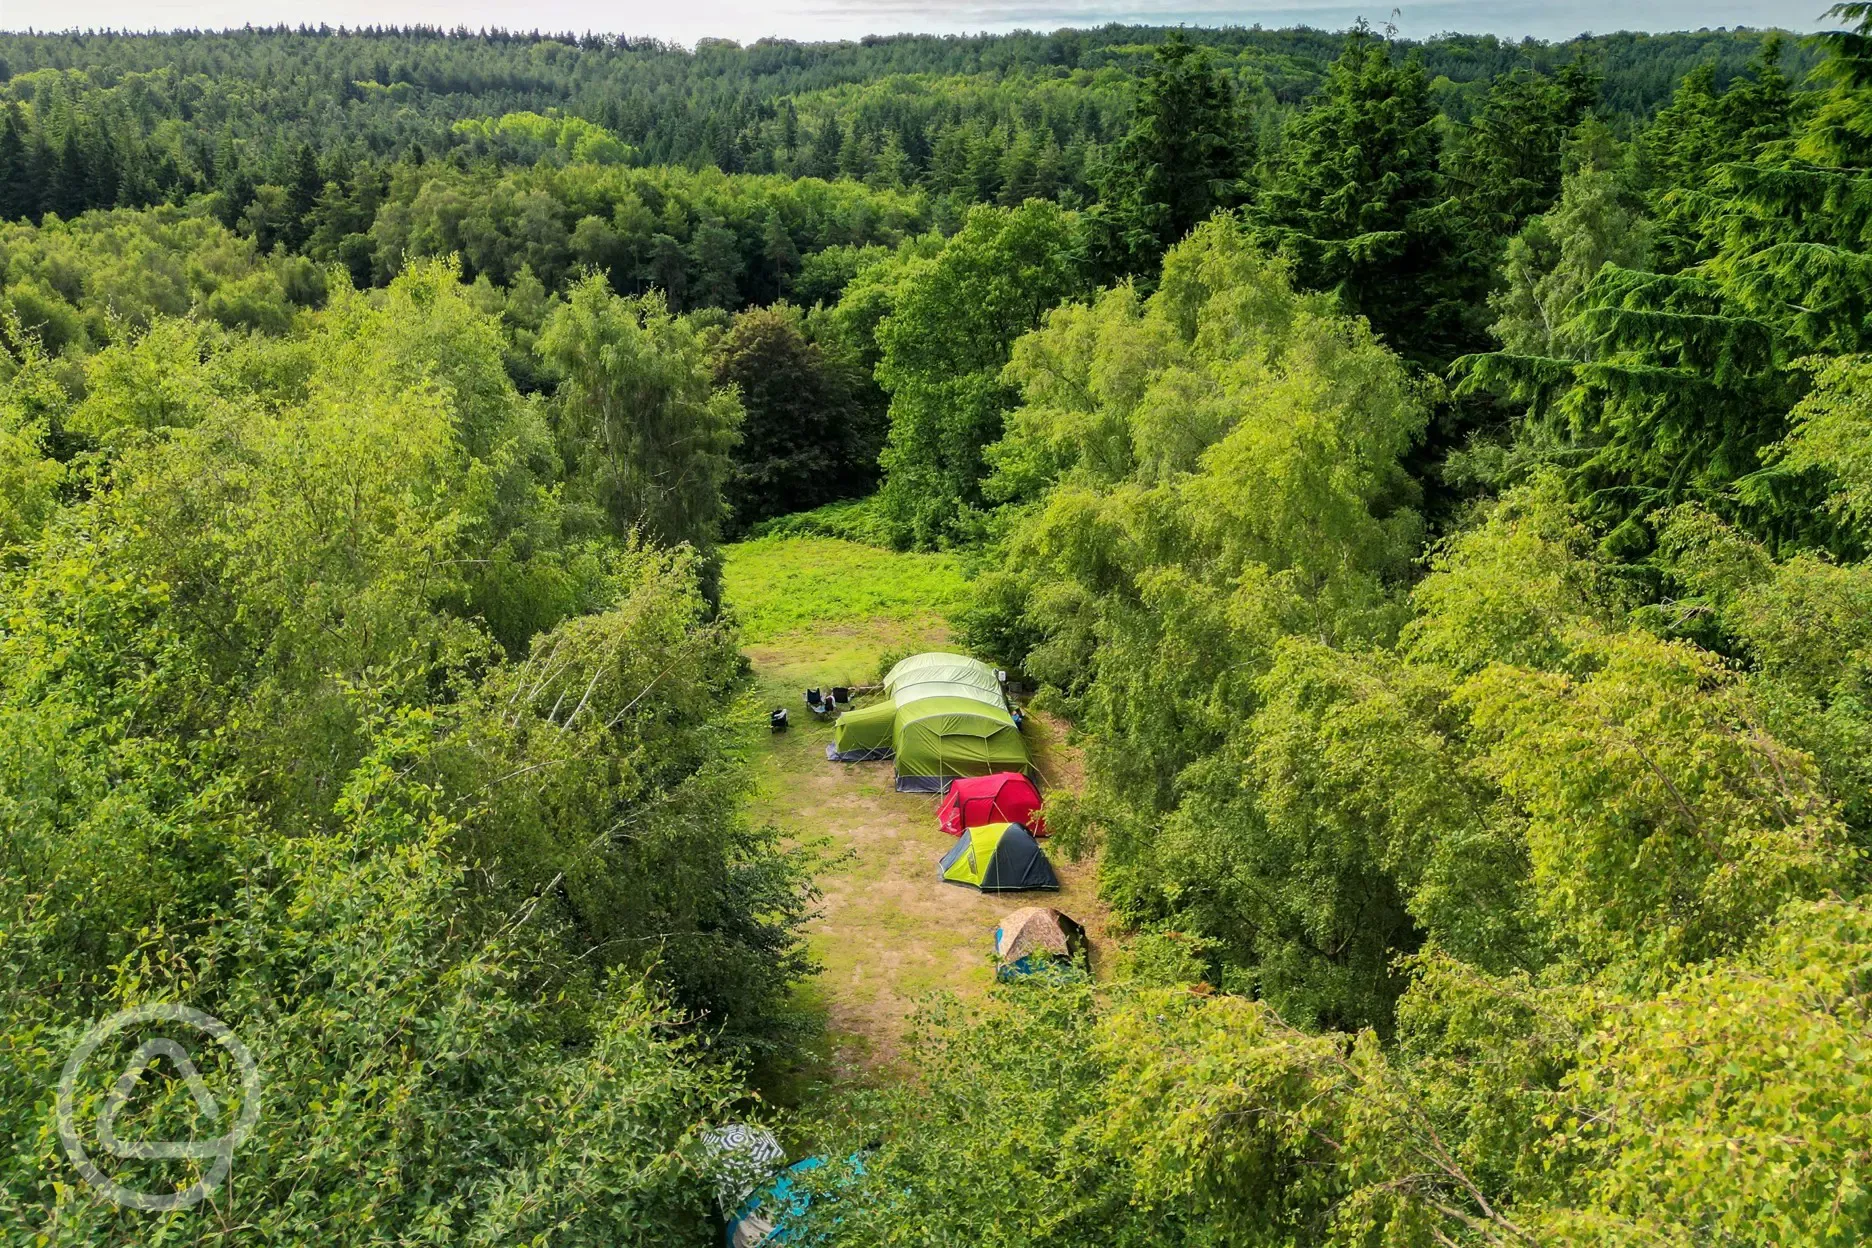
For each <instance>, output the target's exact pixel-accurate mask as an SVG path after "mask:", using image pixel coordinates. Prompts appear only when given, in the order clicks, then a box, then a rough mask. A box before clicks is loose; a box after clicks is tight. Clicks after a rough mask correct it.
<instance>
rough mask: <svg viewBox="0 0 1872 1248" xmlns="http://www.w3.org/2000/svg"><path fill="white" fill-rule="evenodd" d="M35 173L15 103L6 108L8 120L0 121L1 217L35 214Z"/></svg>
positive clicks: (36, 192) (37, 198)
mask: <svg viewBox="0 0 1872 1248" xmlns="http://www.w3.org/2000/svg"><path fill="white" fill-rule="evenodd" d="M32 176H33V175H32V166H31V160H30V158H29V157H28V155H27V151H26V136H25V134H24V133H22V131H21V125H20V114H19V106H18V105H17V104H15V105H12V106H11V107H9V108H8V109H7V112H6V120H5V123H4V125H0V220H7V221H17V220H19V219H20V218H21V217H30V216H32V215H34V209H36V208H37V207H38V204H39V189H38V187H37V186H36V185H35V184H34V183H33V180H32Z"/></svg>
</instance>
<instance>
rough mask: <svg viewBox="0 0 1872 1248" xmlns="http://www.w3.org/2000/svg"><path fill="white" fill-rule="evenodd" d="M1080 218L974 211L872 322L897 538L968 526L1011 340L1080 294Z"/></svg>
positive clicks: (1046, 211) (1048, 208)
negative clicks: (886, 407)
mask: <svg viewBox="0 0 1872 1248" xmlns="http://www.w3.org/2000/svg"><path fill="white" fill-rule="evenodd" d="M1077 229H1078V224H1077V222H1076V221H1075V220H1074V219H1073V218H1072V217H1071V216H1069V215H1068V214H1066V213H1064V212H1061V211H1060V210H1059V209H1058V208H1056V207H1054V206H1053V205H1051V204H1047V203H1043V202H1040V201H1037V200H1030V201H1029V202H1028V203H1026V204H1024V205H1022V206H1021V207H1019V208H1015V209H1011V210H1004V209H993V208H978V209H976V210H974V211H973V212H971V213H970V214H969V218H968V223H967V224H966V225H965V226H964V227H963V228H962V231H961V233H959V234H957V235H956V236H955V237H954V238H952V239H950V240H949V241H948V243H947V244H945V245H944V247H943V249H942V250H941V251H940V252H938V253H937V254H936V255H934V256H931V257H930V258H928V259H925V260H916V261H912V262H910V263H909V264H908V265H907V266H906V267H905V268H904V270H903V271H902V273H901V275H900V276H899V277H898V278H897V282H896V290H895V292H894V297H893V299H892V301H891V305H890V312H889V314H888V315H887V316H886V317H885V318H884V319H883V320H882V321H880V322H879V323H878V327H877V343H878V350H879V358H878V364H877V378H878V381H879V383H880V384H881V385H882V386H883V387H884V389H885V390H886V391H888V392H889V394H890V396H891V404H890V435H889V439H888V441H887V442H886V443H885V447H884V454H883V461H882V462H883V465H884V473H885V481H884V489H883V494H882V499H881V503H882V506H883V509H884V513H885V515H886V516H888V517H889V518H890V522H891V525H892V530H893V537H894V538H895V539H896V540H897V541H899V542H902V543H913V544H915V545H918V546H931V545H935V544H936V543H938V542H939V541H941V540H943V539H944V538H947V537H951V536H955V535H957V534H959V533H963V532H966V531H967V523H968V521H967V511H968V509H970V508H973V507H975V506H977V505H979V503H980V502H981V486H980V478H981V476H982V475H983V465H982V448H984V447H985V446H987V445H988V444H989V443H991V442H993V441H994V440H995V439H997V438H999V437H1000V436H1001V427H1002V421H1003V419H1004V417H1005V414H1006V411H1007V409H1008V408H1009V407H1010V406H1011V405H1012V398H1013V396H1012V394H1011V393H1010V391H1009V389H1008V387H1007V385H1006V383H1005V382H1003V381H1002V378H1001V369H1002V368H1003V367H1004V366H1005V365H1006V364H1007V360H1008V350H1009V348H1010V346H1011V345H1012V344H1013V342H1014V340H1015V339H1016V338H1018V337H1019V336H1020V335H1021V334H1023V333H1025V332H1026V331H1027V330H1029V329H1031V328H1032V327H1033V326H1035V325H1037V324H1038V323H1039V322H1040V318H1041V317H1042V316H1043V315H1045V313H1046V311H1047V309H1048V308H1050V307H1052V306H1053V305H1054V304H1055V303H1057V302H1059V300H1060V299H1062V298H1064V297H1066V296H1068V295H1070V294H1074V293H1076V292H1077V291H1078V290H1079V289H1080V288H1081V283H1082V278H1081V276H1080V273H1079V268H1078V264H1077V262H1076V259H1075V252H1076V236H1075V232H1076V230H1077Z"/></svg>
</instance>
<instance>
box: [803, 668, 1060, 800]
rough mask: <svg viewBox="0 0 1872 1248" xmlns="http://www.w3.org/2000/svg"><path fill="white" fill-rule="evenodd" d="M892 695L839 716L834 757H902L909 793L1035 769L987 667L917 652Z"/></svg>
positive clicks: (892, 677) (895, 678)
mask: <svg viewBox="0 0 1872 1248" xmlns="http://www.w3.org/2000/svg"><path fill="white" fill-rule="evenodd" d="M884 693H885V697H884V700H883V701H881V702H878V703H876V704H875V705H872V706H867V707H863V708H861V709H858V710H851V711H847V712H845V713H844V714H843V715H841V716H839V718H838V723H837V724H836V725H835V726H834V728H833V732H832V744H831V745H829V746H827V747H826V757H827V758H831V759H835V760H837V761H839V762H859V761H862V760H865V759H873V758H891V757H895V758H896V760H897V788H898V790H899V791H902V792H918V793H941V792H943V791H944V790H945V789H947V788H948V787H949V782H950V781H951V780H954V779H956V778H957V777H959V776H985V775H988V774H990V773H992V772H997V771H1019V772H1025V771H1026V770H1027V766H1028V764H1027V746H1026V743H1025V742H1023V741H1022V740H1021V735H1020V729H1019V728H1018V727H1016V726H1015V724H1014V717H1013V716H1011V715H1009V714H1008V709H1007V700H1006V698H1005V697H1003V696H1002V693H1001V682H1000V680H999V679H997V678H996V676H995V674H994V672H993V671H991V670H990V669H989V668H988V666H987V664H985V663H982V662H980V661H978V660H976V659H971V658H968V657H966V656H965V655H960V654H918V655H912V656H911V657H910V658H907V659H905V660H904V661H903V662H901V663H899V664H897V666H895V667H893V668H892V669H891V670H890V674H889V675H887V676H886V677H885V678H884Z"/></svg>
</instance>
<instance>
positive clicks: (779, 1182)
mask: <svg viewBox="0 0 1872 1248" xmlns="http://www.w3.org/2000/svg"><path fill="white" fill-rule="evenodd" d="M847 1160H848V1161H850V1162H851V1167H852V1170H853V1171H854V1172H855V1173H857V1174H863V1173H864V1172H865V1168H864V1161H863V1160H862V1159H861V1158H860V1157H859V1156H858V1155H857V1154H856V1153H854V1154H852V1155H851V1157H849V1158H847ZM825 1164H826V1159H825V1158H823V1157H807V1158H804V1159H802V1160H800V1161H796V1162H794V1163H793V1164H792V1165H790V1166H788V1167H787V1168H786V1169H785V1170H783V1171H782V1172H781V1173H780V1174H779V1175H777V1176H776V1177H775V1178H774V1181H773V1182H771V1183H769V1184H768V1185H767V1186H766V1187H764V1188H762V1189H761V1190H759V1191H757V1192H755V1193H754V1194H753V1195H752V1196H749V1197H748V1198H747V1200H745V1201H744V1202H742V1205H741V1207H740V1208H739V1209H737V1210H735V1216H734V1217H733V1218H732V1219H731V1220H730V1221H729V1223H728V1228H727V1233H726V1234H727V1238H726V1243H727V1245H728V1248H751V1245H754V1244H759V1245H761V1248H768V1246H769V1245H772V1244H782V1243H785V1242H786V1241H787V1239H788V1237H789V1236H790V1235H791V1234H792V1231H793V1228H792V1227H790V1226H789V1225H787V1223H788V1222H789V1221H790V1220H791V1219H793V1218H797V1217H799V1216H800V1215H801V1214H802V1213H805V1212H806V1210H807V1209H809V1208H811V1207H812V1195H811V1194H810V1193H808V1192H804V1191H800V1190H799V1189H798V1188H796V1187H795V1186H794V1184H793V1179H792V1177H791V1176H793V1175H798V1174H805V1173H807V1172H808V1171H810V1170H817V1169H819V1167H821V1166H823V1165H825ZM763 1223H765V1224H766V1225H768V1226H771V1227H772V1228H773V1229H771V1230H766V1229H765V1227H763V1225H762V1224H763ZM744 1224H745V1226H746V1228H747V1233H744V1234H743V1235H742V1238H741V1239H739V1240H737V1239H736V1238H735V1233H736V1232H737V1231H738V1230H741V1229H742V1228H743V1226H744Z"/></svg>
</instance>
